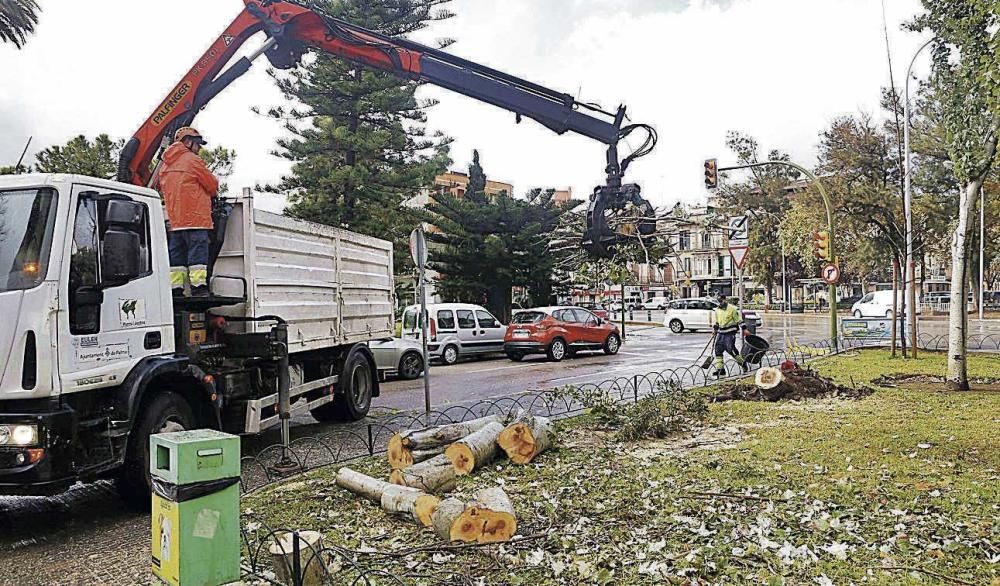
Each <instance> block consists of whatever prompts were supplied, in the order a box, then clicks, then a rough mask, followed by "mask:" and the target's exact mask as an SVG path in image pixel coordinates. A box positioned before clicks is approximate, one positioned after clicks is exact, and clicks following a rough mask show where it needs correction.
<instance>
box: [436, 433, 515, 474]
mask: <svg viewBox="0 0 1000 586" xmlns="http://www.w3.org/2000/svg"><path fill="white" fill-rule="evenodd" d="M503 429H504V427H503V425H502V424H500V423H498V422H495V421H494V422H493V423H490V424H489V425H487V426H486V427H484V428H482V429H480V430H479V431H477V432H475V433H473V434H472V435H469V436H466V437H465V438H463V439H460V440H458V441H457V442H455V443H453V444H451V445H450V446H448V448H447V449H446V450H445V451H444V455H445V457H447V458H448V460H450V461H451V463H452V465H453V466H454V467H455V473H456V474H458V475H459V476H465V475H468V474H472V472H473V471H474V470H476V469H477V468H481V467H483V466H485V465H486V464H489V463H490V462H492V461H493V460H494V458H496V456H497V438H498V437H500V432H502V431H503Z"/></svg>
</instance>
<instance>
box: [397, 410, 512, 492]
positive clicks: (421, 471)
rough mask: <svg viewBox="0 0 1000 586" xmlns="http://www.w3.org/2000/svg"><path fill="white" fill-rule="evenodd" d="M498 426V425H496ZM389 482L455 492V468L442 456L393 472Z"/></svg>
mask: <svg viewBox="0 0 1000 586" xmlns="http://www.w3.org/2000/svg"><path fill="white" fill-rule="evenodd" d="M498 425H499V424H498ZM389 482H391V483H392V484H397V485H399V486H408V487H410V488H415V489H418V490H422V491H424V492H428V493H433V494H441V493H445V492H451V491H453V490H455V486H456V483H457V481H456V480H455V467H454V466H453V465H452V463H451V460H449V459H448V457H447V456H445V455H444V454H441V455H438V456H435V457H433V458H431V459H430V460H424V461H423V462H420V463H419V464H414V465H413V466H410V467H409V468H407V469H405V470H393V471H392V474H390V475H389Z"/></svg>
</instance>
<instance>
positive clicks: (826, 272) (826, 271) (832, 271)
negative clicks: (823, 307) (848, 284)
mask: <svg viewBox="0 0 1000 586" xmlns="http://www.w3.org/2000/svg"><path fill="white" fill-rule="evenodd" d="M821 276H822V279H823V282H824V283H826V284H827V285H836V284H837V283H839V282H840V267H838V266H837V265H835V264H828V265H826V266H824V267H823V272H822V273H821Z"/></svg>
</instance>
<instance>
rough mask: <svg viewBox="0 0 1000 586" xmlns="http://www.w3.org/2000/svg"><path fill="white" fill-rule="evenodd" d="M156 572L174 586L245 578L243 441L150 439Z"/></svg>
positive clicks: (197, 435) (187, 435) (204, 434)
mask: <svg viewBox="0 0 1000 586" xmlns="http://www.w3.org/2000/svg"><path fill="white" fill-rule="evenodd" d="M149 459H150V462H149V470H150V476H151V477H152V484H153V510H152V528H153V534H152V537H153V541H152V561H153V565H152V571H153V575H154V576H155V577H156V578H158V579H159V580H160V583H163V584H169V585H171V586H186V585H199V586H217V585H220V584H230V583H232V582H237V581H239V579H240V487H239V481H240V438H238V437H236V436H234V435H229V434H225V433H222V432H218V431H213V430H208V429H204V430H196V431H182V432H178V433H165V434H158V435H153V436H150V438H149Z"/></svg>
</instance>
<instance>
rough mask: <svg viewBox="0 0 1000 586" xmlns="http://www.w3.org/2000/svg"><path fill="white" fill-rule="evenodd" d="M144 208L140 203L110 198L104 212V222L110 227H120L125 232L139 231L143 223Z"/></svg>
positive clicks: (144, 216)
mask: <svg viewBox="0 0 1000 586" xmlns="http://www.w3.org/2000/svg"><path fill="white" fill-rule="evenodd" d="M145 219H146V208H145V206H143V205H142V204H140V203H137V202H134V201H129V200H122V199H112V200H111V201H109V202H108V209H107V211H106V212H105V214H104V221H105V223H106V224H107V225H108V226H110V227H111V228H112V229H114V228H121V229H123V230H125V231H127V232H140V231H142V229H143V226H144V225H145Z"/></svg>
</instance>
